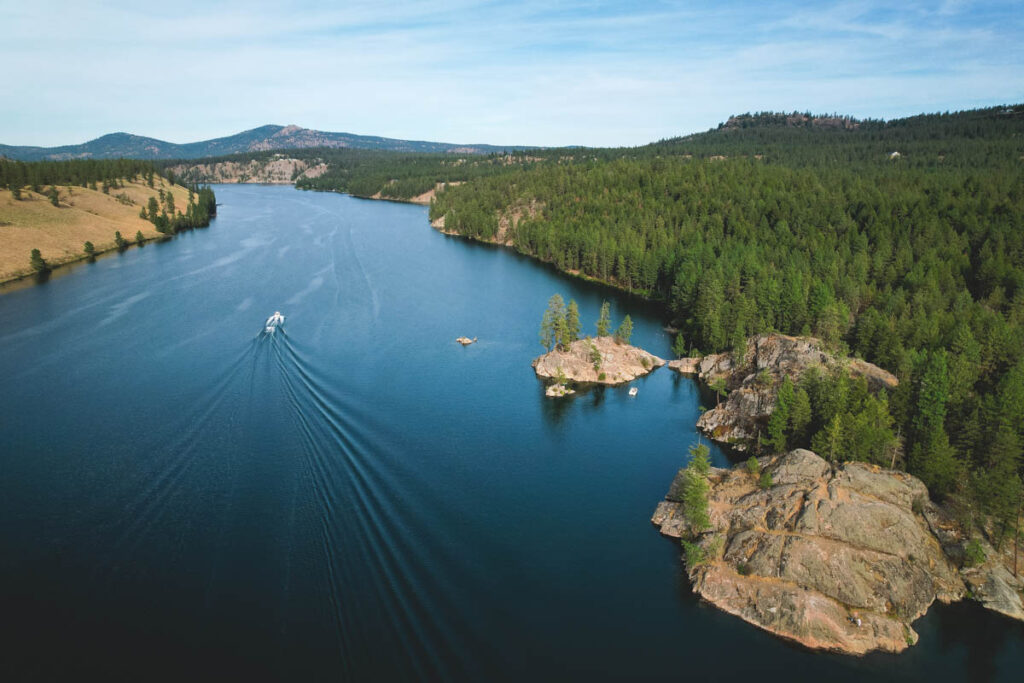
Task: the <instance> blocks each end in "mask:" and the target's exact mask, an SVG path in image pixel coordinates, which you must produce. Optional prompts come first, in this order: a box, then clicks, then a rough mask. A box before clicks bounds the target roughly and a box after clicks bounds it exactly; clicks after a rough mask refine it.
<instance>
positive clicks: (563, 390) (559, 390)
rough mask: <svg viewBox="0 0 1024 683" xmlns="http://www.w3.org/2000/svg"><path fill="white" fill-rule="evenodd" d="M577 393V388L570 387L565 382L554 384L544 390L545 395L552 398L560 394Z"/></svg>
mask: <svg viewBox="0 0 1024 683" xmlns="http://www.w3.org/2000/svg"><path fill="white" fill-rule="evenodd" d="M575 393H576V391H575V390H573V389H570V388H569V387H567V386H565V385H564V384H552V385H551V386H549V387H548V388H547V389H545V390H544V395H545V396H548V397H550V398H558V397H559V396H568V395H570V394H575Z"/></svg>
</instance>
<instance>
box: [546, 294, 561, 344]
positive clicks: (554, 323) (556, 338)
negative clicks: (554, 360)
mask: <svg viewBox="0 0 1024 683" xmlns="http://www.w3.org/2000/svg"><path fill="white" fill-rule="evenodd" d="M565 330H566V324H565V303H564V302H563V300H562V295H561V294H554V295H552V297H551V298H550V299H548V307H547V310H545V311H544V316H543V318H541V323H540V343H541V345H543V346H544V348H545V349H546V350H547V351H550V350H551V349H552V347H553V346H554V345H556V344H561V343H562V342H563V339H564V335H565Z"/></svg>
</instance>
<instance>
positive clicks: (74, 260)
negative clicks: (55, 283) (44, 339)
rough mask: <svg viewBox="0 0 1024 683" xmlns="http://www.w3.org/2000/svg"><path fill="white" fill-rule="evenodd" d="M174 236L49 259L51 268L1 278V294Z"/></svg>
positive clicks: (131, 242)
mask: <svg viewBox="0 0 1024 683" xmlns="http://www.w3.org/2000/svg"><path fill="white" fill-rule="evenodd" d="M174 237H175V236H174V235H164V236H163V237H148V238H146V239H145V240H143V241H142V242H141V243H140V242H136V241H135V240H131V241H130V242H129V243H128V244H126V245H125V246H123V247H119V246H116V245H115V246H113V247H107V248H105V249H96V251H94V252H93V253H92V254H86V253H85V252H82V255H81V256H76V257H69V258H66V259H62V260H59V261H54V262H52V263H51V262H49V261H48V262H47V264H46V265H47V266H49V270H45V271H38V270H26V271H25V272H19V273H18V274H15V275H13V276H11V277H8V278H5V279H0V294H3V293H4V292H5V291H6V289H7V288H8V287H13V286H15V285H17V284H25V283H26V281H28V280H31V279H33V278H44V279H49V277H50V276H51V275H52V274H53V273H54V272H56V271H63V270H64V269H66V268H68V267H70V266H77V265H81V264H82V263H89V262H92V261H95V260H96V259H97V258H105V257H107V256H110V255H112V254H113V253H114V252H121V253H123V252H126V251H128V250H129V249H132V248H135V247H144V246H146V245H147V244H149V243H151V242H152V243H160V242H166V241H168V240H171V239H174Z"/></svg>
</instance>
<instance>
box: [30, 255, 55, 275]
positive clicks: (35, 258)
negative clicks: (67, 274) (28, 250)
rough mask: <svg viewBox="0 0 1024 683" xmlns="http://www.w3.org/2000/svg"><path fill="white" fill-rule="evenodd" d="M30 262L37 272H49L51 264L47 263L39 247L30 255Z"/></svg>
mask: <svg viewBox="0 0 1024 683" xmlns="http://www.w3.org/2000/svg"><path fill="white" fill-rule="evenodd" d="M29 263H30V264H31V265H32V270H34V271H36V272H37V273H47V272H49V270H50V266H49V264H47V263H46V259H44V258H43V255H42V254H40V253H39V250H38V249H33V250H32V254H31V255H30V256H29Z"/></svg>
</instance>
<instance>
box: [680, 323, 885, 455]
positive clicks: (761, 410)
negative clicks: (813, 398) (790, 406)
mask: <svg viewBox="0 0 1024 683" xmlns="http://www.w3.org/2000/svg"><path fill="white" fill-rule="evenodd" d="M669 366H670V367H672V368H673V369H675V370H676V371H678V372H681V373H683V374H687V375H696V376H697V377H698V378H699V379H700V380H701V381H703V382H706V383H709V384H711V383H714V382H716V381H721V382H722V383H723V384H724V386H725V388H726V389H727V390H728V391H729V394H728V397H727V398H726V399H725V400H724V401H722V402H721V403H720V404H719V405H716V406H715V407H714V408H712V409H710V410H708V411H706V412H705V413H704V414H703V415H701V417H700V419H699V420H698V421H697V427H698V428H699V429H700V430H701V431H703V432H704V433H705V434H707V435H708V436H710V437H711V438H712V439H713V440H715V441H718V442H719V443H724V444H728V445H729V446H731V447H732V448H734V449H735V450H738V451H746V450H756V449H757V443H758V440H759V436H760V434H761V432H762V430H763V429H764V427H765V425H766V424H767V421H768V418H769V417H770V416H771V413H772V410H774V408H775V395H776V392H777V389H778V384H779V383H780V382H781V381H782V378H783V377H786V376H788V377H790V378H791V379H793V380H794V381H795V380H796V379H798V378H799V377H800V376H801V375H802V374H803V373H804V372H806V371H807V370H809V369H810V368H821V369H823V370H826V371H836V370H844V371H846V372H848V373H850V374H851V375H852V376H855V377H864V378H866V379H867V381H868V384H869V385H870V386H871V387H872V389H880V388H887V389H892V388H894V387H896V386H897V384H898V381H897V380H896V377H895V376H894V375H892V374H891V373H889V372H886V371H885V370H883V369H881V368H879V367H878V366H876V365H872V364H871V363H868V362H866V361H863V360H859V359H854V358H842V357H838V356H834V355H832V354H830V353H828V352H826V351H824V350H823V348H822V343H821V341H819V340H818V339H814V338H813V337H789V336H786V335H781V334H763V335H759V336H756V337H751V338H750V339H749V340H747V352H746V354H745V357H744V358H743V359H742V360H741V361H740V362H736V359H734V358H733V357H732V354H730V353H718V354H712V355H708V356H704V357H703V358H683V359H681V360H677V361H672V362H671V363H670V364H669Z"/></svg>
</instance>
